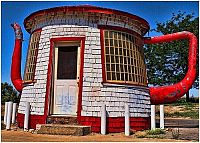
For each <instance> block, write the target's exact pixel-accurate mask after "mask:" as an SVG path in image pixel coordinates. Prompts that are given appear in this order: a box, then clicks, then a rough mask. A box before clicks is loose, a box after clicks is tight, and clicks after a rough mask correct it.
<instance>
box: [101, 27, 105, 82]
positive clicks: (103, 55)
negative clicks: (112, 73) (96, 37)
mask: <svg viewBox="0 0 200 143" xmlns="http://www.w3.org/2000/svg"><path fill="white" fill-rule="evenodd" d="M100 43H101V64H102V78H103V83H104V82H106V73H105V72H106V71H105V51H104V30H103V29H100Z"/></svg>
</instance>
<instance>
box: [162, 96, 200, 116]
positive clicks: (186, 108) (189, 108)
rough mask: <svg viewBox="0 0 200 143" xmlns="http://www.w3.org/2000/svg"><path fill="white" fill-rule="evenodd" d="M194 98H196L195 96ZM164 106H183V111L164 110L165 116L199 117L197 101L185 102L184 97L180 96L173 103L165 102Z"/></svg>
mask: <svg viewBox="0 0 200 143" xmlns="http://www.w3.org/2000/svg"><path fill="white" fill-rule="evenodd" d="M195 100H197V99H196V98H195ZM166 106H181V107H182V108H183V111H181V112H177V111H174V112H172V113H169V112H165V117H184V118H186V117H189V118H191V119H199V108H198V106H199V103H196V101H195V102H194V103H193V102H186V100H185V98H181V99H179V100H177V101H176V102H175V103H172V104H166Z"/></svg>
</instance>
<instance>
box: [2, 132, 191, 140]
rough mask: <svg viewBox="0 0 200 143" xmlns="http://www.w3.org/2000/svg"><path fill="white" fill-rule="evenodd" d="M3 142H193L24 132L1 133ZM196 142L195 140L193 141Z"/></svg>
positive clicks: (116, 134) (110, 135) (119, 134)
mask: <svg viewBox="0 0 200 143" xmlns="http://www.w3.org/2000/svg"><path fill="white" fill-rule="evenodd" d="M1 141H2V142H189V141H192V140H175V139H150V138H136V137H135V136H134V135H131V136H128V137H127V136H125V135H124V134H123V133H113V134H107V135H101V134H96V133H92V134H90V135H87V136H64V135H42V134H32V133H30V132H24V131H22V130H21V131H6V130H3V131H2V132H1ZM193 141H194V140H193Z"/></svg>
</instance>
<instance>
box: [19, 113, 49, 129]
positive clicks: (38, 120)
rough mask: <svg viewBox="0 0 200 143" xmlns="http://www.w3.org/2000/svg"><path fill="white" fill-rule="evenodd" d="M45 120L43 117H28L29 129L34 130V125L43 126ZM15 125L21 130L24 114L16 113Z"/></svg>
mask: <svg viewBox="0 0 200 143" xmlns="http://www.w3.org/2000/svg"><path fill="white" fill-rule="evenodd" d="M45 123H46V119H45V117H44V115H30V116H29V128H30V129H35V128H36V124H45ZM17 124H18V127H20V128H23V127H24V114H21V113H17Z"/></svg>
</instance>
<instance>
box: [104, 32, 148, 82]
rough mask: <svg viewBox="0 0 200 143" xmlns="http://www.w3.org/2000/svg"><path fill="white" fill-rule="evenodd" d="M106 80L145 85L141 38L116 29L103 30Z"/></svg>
mask: <svg viewBox="0 0 200 143" xmlns="http://www.w3.org/2000/svg"><path fill="white" fill-rule="evenodd" d="M104 53H105V74H106V75H105V76H106V81H107V82H118V83H130V84H137V85H147V79H146V67H145V63H144V53H143V48H142V39H141V37H139V36H137V35H132V34H128V33H125V32H120V31H116V30H104Z"/></svg>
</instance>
